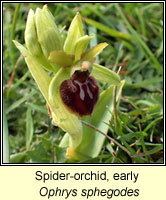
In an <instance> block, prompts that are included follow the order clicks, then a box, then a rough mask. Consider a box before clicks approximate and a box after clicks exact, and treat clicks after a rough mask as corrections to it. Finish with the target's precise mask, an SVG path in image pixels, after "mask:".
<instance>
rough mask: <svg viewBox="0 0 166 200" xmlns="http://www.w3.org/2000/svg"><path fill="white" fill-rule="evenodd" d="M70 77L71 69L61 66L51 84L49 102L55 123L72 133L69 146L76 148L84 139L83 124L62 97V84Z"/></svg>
mask: <svg viewBox="0 0 166 200" xmlns="http://www.w3.org/2000/svg"><path fill="white" fill-rule="evenodd" d="M69 78H70V69H64V68H61V69H60V70H59V71H58V72H57V73H56V74H55V76H54V78H53V79H52V81H51V83H50V86H49V102H50V104H51V113H52V117H53V120H54V122H55V124H56V125H57V126H59V127H60V128H62V129H63V130H64V131H65V132H67V133H68V134H69V135H70V145H69V147H72V148H76V147H77V146H78V145H79V144H80V143H81V140H82V124H81V122H80V120H79V119H78V117H77V116H76V115H74V114H72V113H70V111H68V109H67V108H66V107H65V105H64V104H63V102H62V100H61V97H60V85H61V83H62V82H63V81H64V80H67V79H69ZM73 103H74V102H73Z"/></svg>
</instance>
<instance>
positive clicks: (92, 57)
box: [81, 42, 108, 62]
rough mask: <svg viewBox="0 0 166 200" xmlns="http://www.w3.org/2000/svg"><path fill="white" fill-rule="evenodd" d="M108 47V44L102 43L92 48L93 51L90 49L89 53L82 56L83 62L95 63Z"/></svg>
mask: <svg viewBox="0 0 166 200" xmlns="http://www.w3.org/2000/svg"><path fill="white" fill-rule="evenodd" d="M106 46H108V44H107V43H106V42H104V43H100V44H98V45H96V46H94V47H92V48H91V49H89V50H88V51H87V52H85V53H84V54H83V55H82V58H81V59H82V60H87V61H90V62H94V61H95V57H96V56H97V55H98V54H99V53H101V52H102V51H103V49H104V48H105V47H106Z"/></svg>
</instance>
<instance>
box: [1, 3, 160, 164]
mask: <svg viewBox="0 0 166 200" xmlns="http://www.w3.org/2000/svg"><path fill="white" fill-rule="evenodd" d="M37 7H40V8H42V7H43V4H42V3H20V4H16V3H3V100H4V113H3V124H4V130H3V134H4V136H3V139H4V145H3V146H4V152H3V153H4V162H8V161H9V156H8V155H9V152H10V162H11V163H73V162H74V163H75V162H79V163H124V164H125V163H162V162H163V4H162V3H119V4H118V3H49V4H48V8H49V10H50V11H51V12H52V14H53V15H54V17H55V22H56V24H57V25H58V26H59V29H60V30H61V31H62V36H63V38H64V40H65V38H66V34H67V30H68V28H69V25H70V23H71V21H72V19H73V17H74V16H75V14H76V12H80V14H81V16H82V18H83V21H84V24H85V25H86V26H85V29H86V32H87V34H88V35H90V34H92V33H94V34H95V37H94V38H93V39H92V40H91V41H90V47H92V46H95V45H96V44H98V43H102V42H107V43H108V44H109V45H108V47H107V48H105V49H104V51H103V52H102V53H101V54H100V55H99V56H97V59H96V63H98V64H101V65H103V66H106V67H107V68H109V69H112V70H113V71H115V72H116V73H117V72H118V73H119V75H120V78H121V80H125V85H124V87H123V92H122V95H121V99H120V101H119V102H118V105H116V109H114V112H111V111H110V112H111V114H112V118H111V120H110V122H109V123H107V124H106V125H107V126H108V127H109V131H108V137H107V138H106V139H105V141H104V144H103V147H102V150H101V152H100V154H99V155H98V156H97V157H95V158H86V159H82V160H79V161H76V160H72V159H67V158H66V156H65V154H66V149H65V148H61V147H59V146H58V145H59V143H60V141H61V140H62V138H63V135H64V132H63V131H62V130H61V129H60V128H58V127H55V126H53V125H52V123H51V120H50V117H49V115H48V109H47V107H46V102H45V100H44V98H43V96H42V95H41V93H40V91H39V89H38V87H37V85H36V83H35V81H34V79H33V78H32V76H31V74H30V72H29V71H28V68H27V66H26V63H25V61H24V59H23V57H22V56H21V55H20V52H19V51H18V49H17V48H16V47H15V45H14V43H13V42H12V40H17V41H19V42H20V43H21V44H24V43H25V41H24V31H25V25H26V19H27V15H28V11H29V9H30V8H32V9H33V10H35V9H36V8H37ZM99 84H100V91H103V90H105V89H106V88H108V87H109V84H108V83H105V82H100V83H99ZM114 108H115V105H114ZM108 110H109V108H108ZM115 111H116V112H115ZM87 126H91V124H87ZM91 129H95V127H93V126H91ZM96 131H98V130H96ZM8 134H9V136H8ZM98 134H102V133H100V132H99V131H98ZM110 137H111V139H110ZM112 138H114V139H112ZM8 142H9V146H8Z"/></svg>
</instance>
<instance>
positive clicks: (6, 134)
mask: <svg viewBox="0 0 166 200" xmlns="http://www.w3.org/2000/svg"><path fill="white" fill-rule="evenodd" d="M3 162H4V163H9V132H8V124H7V119H6V113H5V106H4V104H3Z"/></svg>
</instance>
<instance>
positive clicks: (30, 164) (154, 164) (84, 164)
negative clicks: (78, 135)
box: [0, 1, 166, 167]
mask: <svg viewBox="0 0 166 200" xmlns="http://www.w3.org/2000/svg"><path fill="white" fill-rule="evenodd" d="M3 3H163V50H164V51H163V52H164V54H163V58H164V59H163V68H164V69H163V89H164V94H163V111H164V113H163V114H164V124H163V126H164V135H163V152H164V154H163V158H164V160H163V163H159V164H156V163H149V164H148V163H147V164H138V163H136V164H116V163H115V164H114V163H112V164H110V163H108V164H102V163H100V164H99V163H72V164H69V163H41V164H40V163H28V164H24V163H18V164H15V163H3V125H2V121H3V77H2V76H3V75H2V74H3V67H1V162H0V166H2V167H3V166H4V167H5V166H8V167H10V166H20V167H24V166H124V167H126V166H166V164H165V150H166V147H165V84H164V83H165V1H125V2H124V1H43V2H39V1H1V11H2V12H1V66H3Z"/></svg>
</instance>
